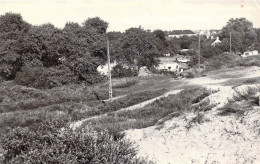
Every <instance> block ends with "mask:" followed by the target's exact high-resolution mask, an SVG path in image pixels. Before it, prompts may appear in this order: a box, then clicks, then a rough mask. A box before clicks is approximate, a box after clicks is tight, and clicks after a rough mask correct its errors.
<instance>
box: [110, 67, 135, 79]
mask: <svg viewBox="0 0 260 164" xmlns="http://www.w3.org/2000/svg"><path fill="white" fill-rule="evenodd" d="M111 74H112V77H114V78H122V77H132V76H137V74H138V72H137V71H136V70H132V69H130V68H128V69H127V68H124V67H123V66H121V65H116V66H115V67H113V70H112V71H111Z"/></svg>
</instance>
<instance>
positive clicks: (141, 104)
mask: <svg viewBox="0 0 260 164" xmlns="http://www.w3.org/2000/svg"><path fill="white" fill-rule="evenodd" d="M180 91H181V90H172V91H169V92H166V93H164V94H163V95H161V96H158V97H155V98H153V99H150V100H147V101H144V102H141V103H139V104H136V105H132V106H130V107H127V108H122V109H119V110H118V111H115V112H112V113H114V114H117V113H120V112H123V111H129V110H136V109H140V108H143V107H144V106H146V105H149V104H151V103H153V102H154V101H156V100H158V99H161V98H163V97H167V96H169V95H173V94H177V93H179V92H180ZM121 97H123V96H120V97H117V98H114V100H115V99H119V98H121ZM107 115H108V114H107V113H105V114H101V115H97V116H93V117H90V118H86V119H83V120H80V121H76V122H73V123H72V124H70V128H72V129H73V130H75V129H76V128H78V127H80V126H81V125H82V124H83V123H84V122H86V121H89V120H93V119H99V118H102V117H105V116H107Z"/></svg>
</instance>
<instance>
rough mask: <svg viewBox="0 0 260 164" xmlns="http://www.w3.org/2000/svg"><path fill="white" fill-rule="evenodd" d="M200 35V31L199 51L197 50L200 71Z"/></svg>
mask: <svg viewBox="0 0 260 164" xmlns="http://www.w3.org/2000/svg"><path fill="white" fill-rule="evenodd" d="M200 33H201V31H200V32H199V45H198V46H199V47H198V48H199V50H198V64H199V69H200Z"/></svg>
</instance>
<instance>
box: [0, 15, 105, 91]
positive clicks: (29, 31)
mask: <svg viewBox="0 0 260 164" xmlns="http://www.w3.org/2000/svg"><path fill="white" fill-rule="evenodd" d="M107 27H108V23H106V22H105V21H103V20H101V19H100V18H98V17H96V18H90V19H88V20H86V21H85V22H84V23H83V25H82V26H80V25H78V24H77V23H70V22H69V23H67V24H66V25H65V27H64V28H63V29H58V28H56V27H54V26H53V25H52V24H49V23H48V24H43V25H40V26H31V25H30V24H28V23H27V22H25V21H23V19H22V17H21V15H19V14H13V13H7V14H5V15H2V16H0V51H1V56H0V63H1V66H0V76H1V79H5V80H13V79H16V81H17V82H19V83H20V82H21V81H23V79H21V76H20V75H22V74H23V75H27V74H28V76H31V75H32V73H36V74H37V73H40V72H41V71H42V72H43V75H42V76H41V75H39V74H37V75H39V76H41V77H40V79H41V80H42V81H47V82H46V83H44V82H39V79H37V78H39V77H34V78H33V77H26V78H25V81H26V82H21V84H24V85H27V84H30V86H35V87H39V86H40V87H42V88H50V87H55V86H57V85H61V84H66V83H76V82H82V81H83V82H85V83H88V84H94V83H97V82H100V81H101V80H102V77H101V76H100V75H99V74H98V72H97V67H98V66H99V65H100V64H104V63H105V61H106V40H107V36H106V29H107ZM61 72H62V74H64V75H62V76H60V75H61ZM17 73H18V74H19V77H17V76H16V74H17ZM51 78H52V79H51ZM72 79H73V80H72ZM30 80H31V81H30ZM49 80H51V81H55V83H56V84H54V85H49V82H48V81H49ZM64 81H66V82H64Z"/></svg>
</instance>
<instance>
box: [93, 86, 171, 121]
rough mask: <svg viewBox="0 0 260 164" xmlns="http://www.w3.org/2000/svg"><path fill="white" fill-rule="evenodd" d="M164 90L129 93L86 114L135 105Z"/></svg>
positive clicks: (162, 92) (96, 113) (164, 90)
mask: <svg viewBox="0 0 260 164" xmlns="http://www.w3.org/2000/svg"><path fill="white" fill-rule="evenodd" d="M166 91H167V90H166V89H159V90H149V91H141V92H135V93H130V94H128V95H126V96H124V97H122V98H120V99H116V100H114V101H112V102H109V101H108V102H106V103H104V104H103V105H100V106H99V107H98V108H95V109H93V110H91V111H88V116H94V115H100V114H104V113H107V112H114V111H117V110H119V109H122V108H126V107H129V106H132V105H136V104H139V103H141V102H144V101H146V100H150V99H152V98H155V97H158V96H160V95H162V94H164V93H165V92H166Z"/></svg>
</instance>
